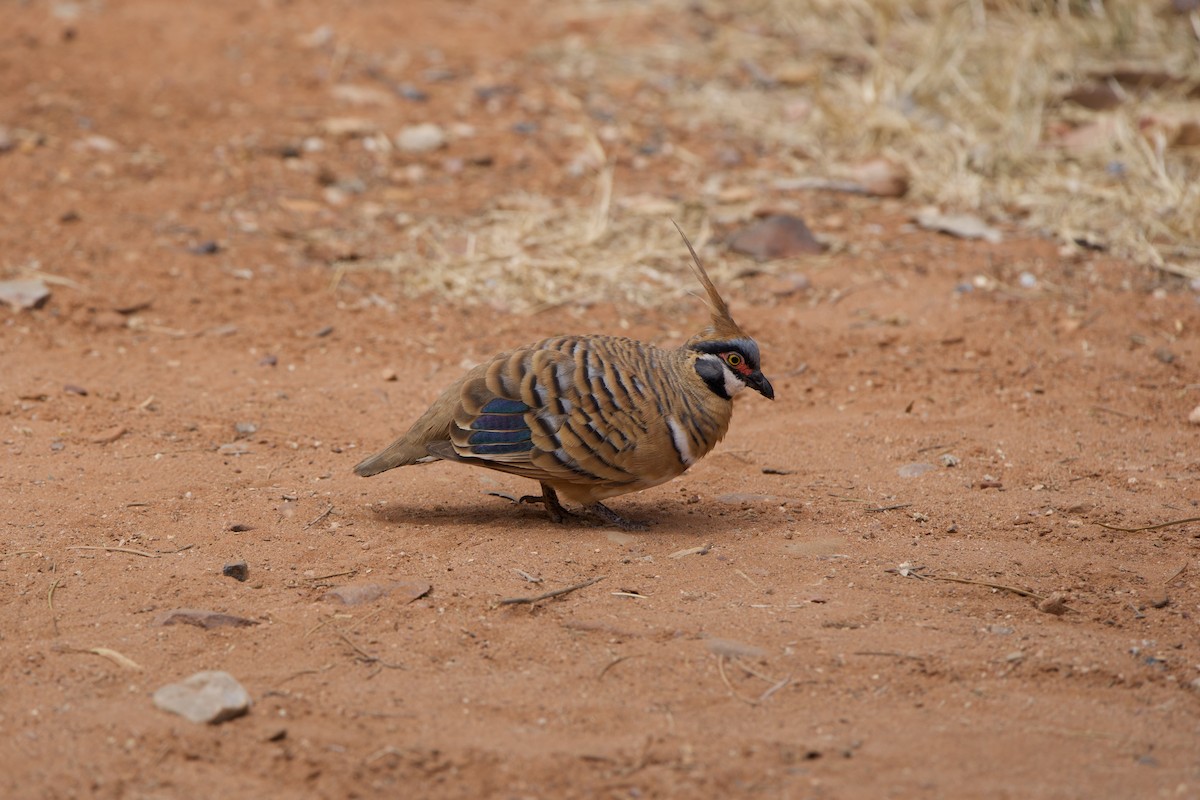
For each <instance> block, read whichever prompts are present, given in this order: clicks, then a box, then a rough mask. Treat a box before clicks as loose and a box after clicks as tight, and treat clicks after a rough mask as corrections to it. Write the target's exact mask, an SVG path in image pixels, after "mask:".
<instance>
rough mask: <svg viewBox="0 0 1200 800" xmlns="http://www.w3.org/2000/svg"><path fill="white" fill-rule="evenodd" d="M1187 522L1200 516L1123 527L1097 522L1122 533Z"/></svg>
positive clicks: (1199, 518)
mask: <svg viewBox="0 0 1200 800" xmlns="http://www.w3.org/2000/svg"><path fill="white" fill-rule="evenodd" d="M1187 522H1200V517H1188V518H1187V519H1173V520H1171V521H1170V522H1160V523H1158V524H1157V525H1143V526H1141V527H1140V528H1122V527H1119V526H1117V525H1109V524H1108V523H1106V522H1097V523H1096V524H1097V525H1099V526H1100V527H1101V528H1107V529H1108V530H1110V531H1120V532H1121V533H1141V532H1142V531H1156V530H1158V529H1159V528H1169V527H1171V526H1172V525H1183V524H1184V523H1187Z"/></svg>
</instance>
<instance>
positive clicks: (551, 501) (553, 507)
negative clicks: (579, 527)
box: [519, 482, 572, 523]
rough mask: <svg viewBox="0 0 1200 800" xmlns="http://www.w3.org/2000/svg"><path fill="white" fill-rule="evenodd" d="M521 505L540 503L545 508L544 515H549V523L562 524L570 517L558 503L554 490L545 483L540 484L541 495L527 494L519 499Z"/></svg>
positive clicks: (568, 512) (569, 513)
mask: <svg viewBox="0 0 1200 800" xmlns="http://www.w3.org/2000/svg"><path fill="white" fill-rule="evenodd" d="M519 502H522V503H541V504H542V505H544V506H545V507H546V513H547V514H549V515H550V521H551V522H559V523H561V522H564V521H566V519H567V517H569V516H572V514H571V512H570V511H567V510H566V509H565V508H563V507H562V504H561V503H559V502H558V494H557V493H556V492H555V491H554V488H553V487H551V486H550V485H549V484H547V483H544V482H543V483H542V493H541V494H540V495H536V494H527V495H525V496H524V497H522V498H521V500H520V501H519Z"/></svg>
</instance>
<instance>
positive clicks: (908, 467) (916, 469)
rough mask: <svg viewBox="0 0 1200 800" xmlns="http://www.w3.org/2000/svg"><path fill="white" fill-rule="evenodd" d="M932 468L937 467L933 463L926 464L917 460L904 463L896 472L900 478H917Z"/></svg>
mask: <svg viewBox="0 0 1200 800" xmlns="http://www.w3.org/2000/svg"><path fill="white" fill-rule="evenodd" d="M934 469H937V467H935V466H934V465H933V464H926V463H923V462H919V461H918V462H916V463H913V464H905V465H904V466H902V467H900V468H899V469H898V470H896V474H897V475H899V476H900V477H901V478H919V477H920V476H922V475H924V474H925V473H926V472H930V471H931V470H934Z"/></svg>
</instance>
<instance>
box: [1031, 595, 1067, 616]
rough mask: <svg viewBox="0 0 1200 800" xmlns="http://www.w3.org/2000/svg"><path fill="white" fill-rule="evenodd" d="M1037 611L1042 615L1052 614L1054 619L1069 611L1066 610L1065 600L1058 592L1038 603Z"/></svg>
mask: <svg viewBox="0 0 1200 800" xmlns="http://www.w3.org/2000/svg"><path fill="white" fill-rule="evenodd" d="M1037 609H1038V611H1041V612H1042V613H1044V614H1053V615H1054V616H1056V617H1060V616H1062V615H1063V614H1065V613H1067V611H1069V610H1070V609H1068V608H1067V602H1066V598H1064V597H1063V596H1062V595H1061V594H1059V593H1058V592H1055V593H1054V594H1052V595H1050V596H1049V597H1047V598H1046V599H1045V600H1043V601H1042V602H1040V603H1038V606H1037Z"/></svg>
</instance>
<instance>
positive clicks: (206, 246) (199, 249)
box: [188, 241, 221, 256]
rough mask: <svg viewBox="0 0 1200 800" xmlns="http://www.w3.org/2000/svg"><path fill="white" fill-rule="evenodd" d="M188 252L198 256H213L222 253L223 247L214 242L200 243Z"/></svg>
mask: <svg viewBox="0 0 1200 800" xmlns="http://www.w3.org/2000/svg"><path fill="white" fill-rule="evenodd" d="M188 252H189V253H191V254H192V255H197V256H212V255H216V254H217V253H219V252H221V245H219V244H217V243H216V242H214V241H207V242H200V243H199V244H196V245H192V246H191V247H189V248H188Z"/></svg>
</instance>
